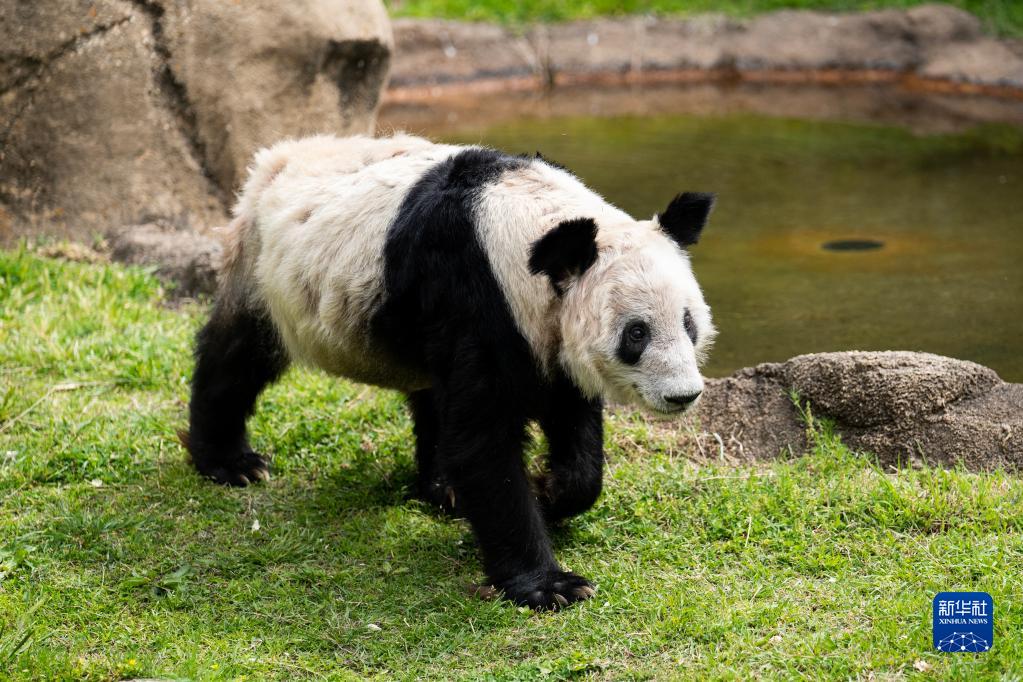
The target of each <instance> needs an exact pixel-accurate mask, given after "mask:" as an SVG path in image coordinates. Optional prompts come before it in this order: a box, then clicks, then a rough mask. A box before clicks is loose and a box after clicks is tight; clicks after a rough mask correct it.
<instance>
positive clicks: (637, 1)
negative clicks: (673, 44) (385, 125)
mask: <svg viewBox="0 0 1023 682" xmlns="http://www.w3.org/2000/svg"><path fill="white" fill-rule="evenodd" d="M930 1H931V0H865V1H861V0H570V1H569V2H562V1H561V0H529V1H528V2H516V1H514V0H387V7H388V10H389V11H390V13H391V15H392V16H399V17H401V16H406V17H444V18H447V19H464V20H471V21H496V22H501V23H505V24H523V23H527V22H534V21H566V20H569V19H592V18H594V17H601V16H618V15H625V14H659V15H664V16H685V15H689V14H697V13H701V12H723V13H725V14H729V15H732V16H738V17H748V16H751V15H753V14H757V13H760V12H770V11H772V10H778V9H817V10H828V11H838V12H845V11H854V10H867V9H880V8H889V7H894V8H907V7H913V6H916V5H922V4H925V3H926V2H930ZM945 2H947V3H948V4H951V5H955V6H956V7H960V8H962V9H964V10H967V11H969V12H972V13H973V14H975V15H977V16H978V17H980V19H981V20H982V21H983V22H984V24H985V25H986V26H987V28H988V29H989V30H991V31H993V32H996V33H1000V34H1004V35H1010V36H1023V2H1019V0H945Z"/></svg>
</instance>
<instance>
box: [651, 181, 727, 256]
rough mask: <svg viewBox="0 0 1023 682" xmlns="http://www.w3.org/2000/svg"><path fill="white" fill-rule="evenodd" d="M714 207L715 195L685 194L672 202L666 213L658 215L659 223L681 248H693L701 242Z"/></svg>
mask: <svg viewBox="0 0 1023 682" xmlns="http://www.w3.org/2000/svg"><path fill="white" fill-rule="evenodd" d="M713 207H714V195H713V194H704V193H702V192H683V193H682V194H679V195H678V196H677V197H675V198H674V199H672V200H671V203H670V204H668V208H666V209H665V210H664V213H659V214H658V215H657V222H658V223H659V224H660V226H661V228H662V229H663V230H664V231H665V232H667V233H668V235H669V236H670V237H671V238H672V239H674V240H675V241H676V242H678V245H679V246H681V247H686V246H692V245H693V244H695V243H696V242H698V241H699V240H700V233H701V232H703V227H704V225H706V224H707V216H709V215H710V210H711V208H713Z"/></svg>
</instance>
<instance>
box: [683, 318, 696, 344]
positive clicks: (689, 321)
mask: <svg viewBox="0 0 1023 682" xmlns="http://www.w3.org/2000/svg"><path fill="white" fill-rule="evenodd" d="M682 324H683V326H685V328H686V334H688V335H689V340H690V341H692V342H693V343H694V344H695V343H696V322H695V321H694V320H693V314H692V313H691V312H689V311H688V310H686V314H685V315H684V316H683V317H682Z"/></svg>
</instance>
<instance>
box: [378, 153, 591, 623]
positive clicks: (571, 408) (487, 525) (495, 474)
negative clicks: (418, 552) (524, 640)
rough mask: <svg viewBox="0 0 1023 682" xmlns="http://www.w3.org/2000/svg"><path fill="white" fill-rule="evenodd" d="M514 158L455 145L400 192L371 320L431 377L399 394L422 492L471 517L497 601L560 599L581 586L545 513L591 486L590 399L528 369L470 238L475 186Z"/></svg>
mask: <svg viewBox="0 0 1023 682" xmlns="http://www.w3.org/2000/svg"><path fill="white" fill-rule="evenodd" d="M525 163H528V161H525V160H523V159H519V158H515V157H509V156H505V155H502V154H499V153H497V152H493V151H488V150H466V151H464V152H460V153H459V154H456V155H455V156H453V157H451V158H449V159H447V160H446V161H444V162H442V163H440V164H438V165H437V166H436V167H435V168H433V169H432V170H431V171H430V172H428V173H427V174H426V175H424V176H423V178H422V179H421V180H420V181H419V182H418V183H417V184H416V185H415V186H414V187H413V188H412V189H411V190H410V191H409V193H408V195H407V196H406V197H405V200H404V202H403V204H402V207H401V209H400V211H399V213H398V216H397V218H396V219H395V221H394V223H393V224H392V226H391V228H390V230H389V232H388V237H387V243H386V246H385V253H384V257H385V259H384V272H385V277H384V279H385V284H386V288H385V292H384V302H383V304H382V305H381V307H380V309H379V310H378V312H377V314H376V315H375V317H374V319H373V321H372V325H371V329H372V333H373V335H374V337H375V338H376V339H377V340H378V341H379V342H380V343H381V344H382V345H383V347H384V348H386V349H387V350H388V351H389V352H390V353H391V354H392V355H393V357H394V360H395V361H396V362H401V363H405V364H407V365H408V366H409V367H412V368H415V369H417V370H419V371H421V372H423V373H425V374H426V375H427V376H429V377H430V378H431V382H432V389H431V390H430V391H428V392H421V393H416V394H413V396H411V399H410V402H411V406H412V412H413V416H414V418H415V420H416V427H415V428H416V435H417V438H418V439H419V443H418V446H417V457H418V459H419V463H420V466H421V467H422V469H421V471H420V489H421V491H423V492H424V494H425V496H426V497H427V499H429V500H430V501H431V502H434V503H437V504H440V505H442V506H448V505H450V506H451V507H453V508H454V510H455V511H456V512H457V513H458V514H459V515H462V516H464V517H465V518H467V519H468V520H469V522H470V524H471V525H472V528H473V531H474V533H475V534H476V537H477V540H478V542H479V544H480V548H481V550H482V554H483V564H484V567H485V569H486V571H487V575H488V576H489V579H490V580H491V581H492V583H493V584H494V585H495V586H496V587H498V588H499V589H501V590H503V592H504V594H505V596H506V597H507V598H508V599H510V600H512V601H514V602H516V603H518V604H526V605H529V606H531V607H534V608H559V607H560V606H564V605H567V604H568V603H570V602H573V601H577V600H579V599H585V598H587V597H589V596H591V595H592V589H591V587H590V585H589V583H588V582H587V581H586V580H585V579H584V578H581V577H579V576H576V575H574V574H571V573H568V572H566V571H563V570H562V569H561V568H560V567H559V566H558V563H557V561H556V560H555V558H554V552H553V550H552V548H551V543H550V539H549V537H548V534H547V529H546V527H545V519H548V520H554V519H560V518H563V517H565V516H567V515H571V514H577V513H579V512H581V511H583V510H585V509H586V508H588V507H589V506H590V505H592V503H593V501H594V500H595V499H596V497H597V495H598V494H599V492H600V473H601V466H602V462H603V453H602V449H601V447H602V436H601V433H602V432H601V418H600V410H601V407H600V404H599V403H593V402H590V401H587V400H585V398H583V397H582V396H581V395H580V393H579V391H578V389H576V388H575V387H574V386H572V385H571V383H570V382H569V381H568V380H567V379H565V378H564V377H561V376H557V377H555V378H554V379H553V380H551V379H550V378H546V377H544V376H543V375H542V373H541V372H540V371H539V368H538V365H537V362H536V360H535V358H533V356H532V352H531V350H530V348H529V345H528V343H527V342H526V340H525V339H524V338H523V337H522V335H521V334H520V333H519V331H518V329H517V327H516V326H515V322H514V319H513V318H512V315H511V312H510V310H509V307H508V303H507V301H506V299H505V297H504V294H503V292H502V291H501V288H500V286H499V284H498V282H497V279H496V278H495V276H494V273H493V272H492V270H491V268H490V265H489V262H488V260H487V257H486V254H485V253H484V251H483V248H482V246H481V245H480V241H479V238H478V235H477V230H476V224H475V222H476V221H475V218H474V214H473V207H474V205H475V203H476V200H477V198H478V196H479V193H480V192H481V191H483V189H484V188H485V187H486V186H487V185H488V184H491V183H494V182H496V181H497V180H498V179H499V178H500V176H501V174H502V173H504V172H506V171H508V170H511V169H514V168H518V167H521V166H522V165H523V164H525ZM537 418H541V419H542V424H543V425H544V426H545V427H546V430H547V432H548V438H549V439H550V442H551V458H550V471H549V473H548V474H547V476H546V477H545V478H544V479H543V480H542V481H540V482H539V483H538V484H537V487H538V488H540V491H539V497H540V499H539V500H538V499H537V497H538V494H537V493H535V492H534V490H533V488H532V487H531V485H530V481H529V480H528V478H527V476H526V471H525V467H524V463H523V446H524V444H525V441H526V425H527V423H528V421H529V420H530V419H537ZM449 489H450V490H449Z"/></svg>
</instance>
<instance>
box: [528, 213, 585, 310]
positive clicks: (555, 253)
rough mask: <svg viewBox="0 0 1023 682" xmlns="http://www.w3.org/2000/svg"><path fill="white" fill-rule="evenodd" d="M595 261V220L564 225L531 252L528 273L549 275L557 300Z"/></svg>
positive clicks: (553, 231)
mask: <svg viewBox="0 0 1023 682" xmlns="http://www.w3.org/2000/svg"><path fill="white" fill-rule="evenodd" d="M596 260H597V223H595V222H594V221H593V218H575V219H574V220H565V221H562V222H560V223H558V224H557V225H556V226H555V227H554V229H553V230H551V231H550V232H548V233H547V234H545V235H544V236H542V237H540V238H539V239H537V240H536V241H535V242H533V245H532V246H531V247H530V249H529V271H530V272H532V273H533V274H534V275H539V274H541V273H543V274H545V275H547V276H548V277H549V278H550V280H551V285H552V286H553V287H554V291H556V292H557V294H558V296H561V294H562V293H563V292H564V285H565V282H566V280H567V279H568V278H569V277H572V276H575V277H578V276H579V275H581V274H583V273H584V272H586V269H587V268H589V267H590V266H591V265H593V263H594V262H596Z"/></svg>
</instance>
